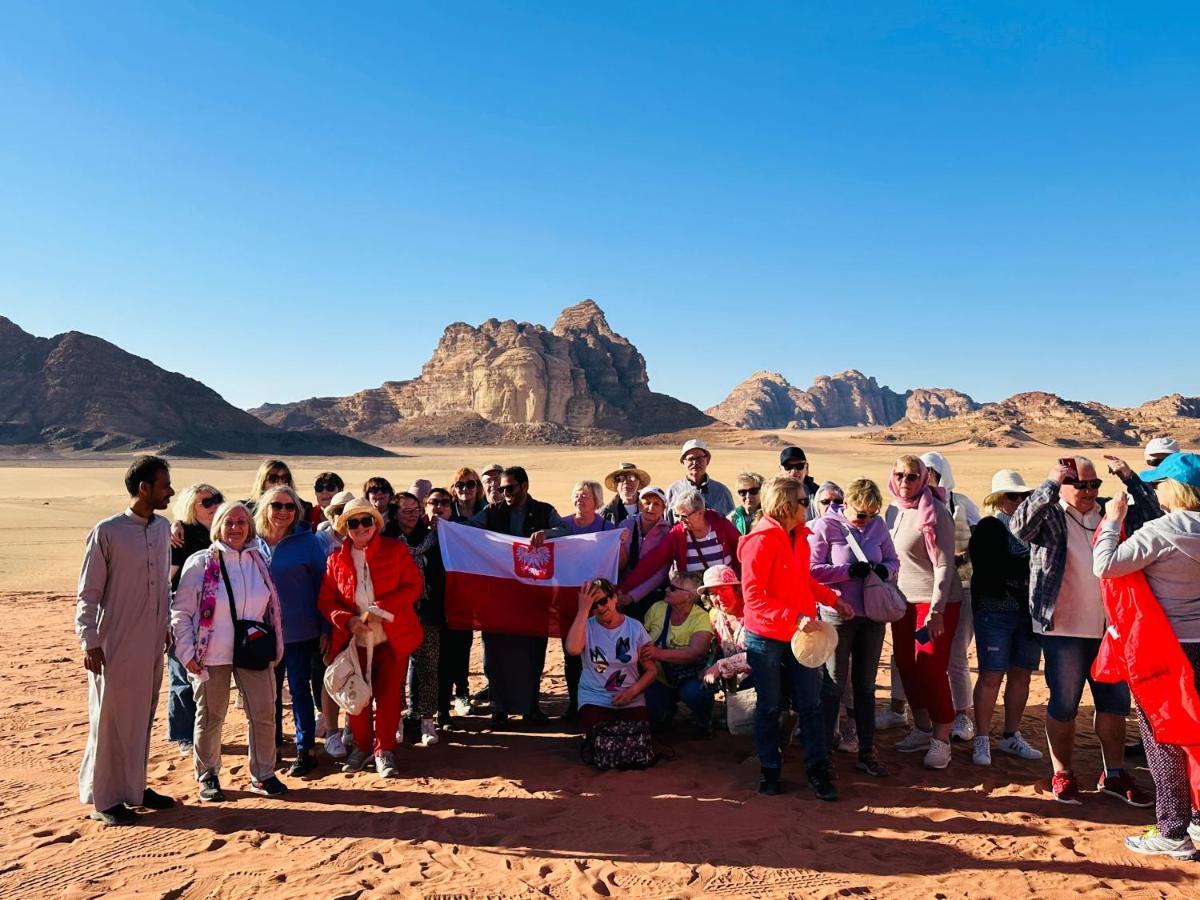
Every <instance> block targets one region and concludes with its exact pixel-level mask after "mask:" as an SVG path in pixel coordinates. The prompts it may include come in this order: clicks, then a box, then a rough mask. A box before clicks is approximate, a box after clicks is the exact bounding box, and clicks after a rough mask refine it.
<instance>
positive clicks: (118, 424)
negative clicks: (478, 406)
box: [0, 316, 386, 456]
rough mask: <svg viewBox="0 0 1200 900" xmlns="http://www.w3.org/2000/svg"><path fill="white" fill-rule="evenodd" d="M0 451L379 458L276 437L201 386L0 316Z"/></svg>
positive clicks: (352, 448)
mask: <svg viewBox="0 0 1200 900" xmlns="http://www.w3.org/2000/svg"><path fill="white" fill-rule="evenodd" d="M0 447H4V448H5V449H6V450H9V451H17V452H38V451H41V452H44V451H47V450H49V451H56V452H62V451H75V450H107V451H114V452H116V451H128V450H145V451H160V452H169V453H171V454H173V455H176V456H206V455H209V454H210V453H212V452H214V451H223V452H230V453H279V454H283V453H290V454H320V455H331V454H336V455H339V456H346V455H350V456H376V455H386V451H383V450H381V449H379V448H378V447H372V446H371V445H369V444H365V443H363V442H362V441H358V440H354V439H353V438H348V437H344V436H343V435H340V434H333V433H331V432H328V431H309V432H305V433H297V432H291V431H284V430H281V429H278V428H273V427H271V426H270V425H266V424H264V423H263V422H260V421H259V420H258V419H256V418H255V417H254V416H252V415H250V414H249V413H247V412H245V411H244V410H240V409H238V408H237V407H235V406H233V405H231V404H229V403H226V402H225V401H224V400H223V399H222V398H221V396H220V395H219V394H218V393H217V392H216V391H214V390H212V389H211V388H208V387H205V386H204V385H203V384H201V383H200V382H198V381H196V380H194V379H192V378H188V377H186V376H184V375H180V374H178V373H176V372H168V371H166V370H165V369H161V368H159V367H158V366H156V365H155V364H154V363H152V362H150V361H149V360H148V359H143V358H142V357H139V356H134V355H133V354H131V353H127V352H125V351H124V350H122V349H121V348H120V347H117V346H116V345H114V344H110V343H109V342H108V341H104V340H101V339H100V338H98V337H93V336H92V335H89V334H82V333H80V332H78V331H69V332H67V333H66V334H60V335H57V336H56V337H52V338H42V337H35V336H34V335H32V334H28V333H27V332H25V331H23V330H22V329H21V328H20V327H18V326H17V325H16V324H14V323H13V322H12V321H10V320H9V319H6V318H4V317H3V316H0Z"/></svg>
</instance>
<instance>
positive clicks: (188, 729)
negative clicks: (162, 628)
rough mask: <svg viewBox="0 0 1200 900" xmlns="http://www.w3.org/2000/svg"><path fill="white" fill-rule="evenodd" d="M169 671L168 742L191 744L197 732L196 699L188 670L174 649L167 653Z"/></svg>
mask: <svg viewBox="0 0 1200 900" xmlns="http://www.w3.org/2000/svg"><path fill="white" fill-rule="evenodd" d="M167 671H168V673H169V675H170V679H171V682H170V685H169V686H168V688H167V691H168V693H167V740H169V741H172V742H174V743H179V742H180V741H186V742H187V743H189V744H190V743H191V742H192V736H193V735H194V734H195V731H196V698H195V697H193V696H192V683H191V682H190V681H188V678H187V669H185V668H184V667H183V663H181V662H180V661H179V660H178V659H176V658H175V648H174V647H172V648H171V649H170V650H168V651H167Z"/></svg>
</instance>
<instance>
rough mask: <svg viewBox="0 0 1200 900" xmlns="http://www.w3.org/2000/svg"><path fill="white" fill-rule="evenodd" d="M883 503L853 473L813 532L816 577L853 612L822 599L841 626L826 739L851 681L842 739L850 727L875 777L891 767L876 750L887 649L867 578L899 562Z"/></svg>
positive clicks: (888, 574)
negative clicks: (868, 600) (869, 607)
mask: <svg viewBox="0 0 1200 900" xmlns="http://www.w3.org/2000/svg"><path fill="white" fill-rule="evenodd" d="M822 494H824V495H825V497H826V498H828V497H830V495H831V494H833V491H832V490H831V489H829V488H824V489H822V490H821V491H820V492H818V497H821V495H822ZM838 495H839V496H840V491H839V492H838ZM882 506H883V495H882V494H881V493H880V490H879V486H878V485H876V484H875V482H873V481H870V480H869V479H866V478H860V479H858V480H856V481H852V482H850V486H849V487H848V488H846V492H845V495H844V498H843V502H842V503H839V504H833V503H830V504H829V505H828V506H827V511H826V512H825V513H824V514H823V515H822V516H820V517H819V518H817V519H814V520H813V521H812V522H810V523H809V527H810V528H811V529H812V534H811V535H810V536H809V539H808V542H809V547H810V548H811V549H812V561H811V568H812V576H813V578H814V579H815V580H816V581H819V582H820V583H821V584H824V585H828V586H829V587H830V588H832V589H833V591H834V592H835V593H836V594H837V595H838V596H839V597H841V599H842V602H843V603H845V604H847V605H849V607H850V610H851V612H853V614H854V615H853V616H851V617H850V618H845V617H842V616H837V615H834V614H832V611H827V610H826V608H825V607H822V609H821V615H822V618H824V619H825V620H826V621H829V622H832V623H833V625H834V627H835V628H836V629H837V631H838V643H837V651H836V652H835V653H834V656H833V658H832V659H831V660H829V663H828V664H827V669H828V671H829V675H830V677H831V679H832V684H831V685H830V686H829V689H828V690H827V691H826V693H825V695H824V696H823V697H822V698H821V712H822V715H823V717H824V720H825V740H826V744H827V746H829V747H830V748H832V747H833V746H834V741H835V738H834V732H835V731H836V730H837V722H838V715H839V712H840V707H841V703H842V699H843V697H844V696H845V694H846V687H847V684H848V683H849V685H850V686H851V692H852V693H851V702H849V703H848V704H847V709H846V718H847V726H846V730H845V732H843V736H842V737H843V743H842V744H841V745H840V746H844V747H851V746H852V745H851V744H849V743H847V741H846V739H847V737H848V736H849V735H850V733H851V731H853V733H854V735H855V736H856V741H855V743H857V747H856V748H854V749H853V750H851V751H850V752H857V753H858V768H859V769H861V770H862V771H864V772H866V773H867V774H868V775H871V776H872V777H874V778H883V777H885V776H886V775H887V774H888V773H887V770H886V769H885V768H884V767H883V766H882V765H881V764H880V762H879V758H878V757H877V756H876V755H875V676H876V674H877V672H878V669H879V656H880V654H881V653H882V651H883V636H884V627H885V626H884V623H883V622H875V621H872V620H871V619H868V618H867V616H866V609H865V607H864V605H863V582H864V579H866V578H867V577H868V576H869V575H871V574H872V573H874V574H876V575H878V576H879V577H880V578H882V579H883V580H884V581H890V580H892V579H894V578H895V577H896V573H897V571H898V570H899V568H900V561H899V559H897V557H896V548H895V547H894V546H893V545H892V538H891V535H890V534H888V528H887V525H885V524H884V523H883V520H882V519H881V518H880V517H879V510H880V508H881V507H882ZM851 538H853V540H854V541H855V543H857V544H858V546H859V548H860V549H861V550H862V553H863V556H865V557H866V560H867V561H866V562H863V561H861V560H859V558H858V556H857V554H855V553H854V550H853V549H852V548H851V546H850V540H851Z"/></svg>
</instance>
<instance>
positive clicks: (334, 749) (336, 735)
mask: <svg viewBox="0 0 1200 900" xmlns="http://www.w3.org/2000/svg"><path fill="white" fill-rule="evenodd" d="M325 753H326V754H327V755H328V756H330V757H332V758H333V759H345V758H346V745H345V744H343V743H342V733H341V732H340V731H335V732H333V734H327V735H325Z"/></svg>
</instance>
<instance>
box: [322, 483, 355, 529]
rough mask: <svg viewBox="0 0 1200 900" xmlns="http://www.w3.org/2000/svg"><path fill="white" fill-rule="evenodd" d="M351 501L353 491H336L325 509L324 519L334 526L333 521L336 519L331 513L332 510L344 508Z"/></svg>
mask: <svg viewBox="0 0 1200 900" xmlns="http://www.w3.org/2000/svg"><path fill="white" fill-rule="evenodd" d="M353 499H354V491H338V492H337V493H336V494H334V495H333V496H332V497H331V498H330V500H329V505H328V506H327V507H325V518H327V519H328V520H329V522H330V524H335V523H334V521H333V520H334V519H335V518H337V516H336V515H334V514H333V512H332V510H333V508H334V507H335V506H345V505H346V504H347V503H349V502H350V501H351V500H353Z"/></svg>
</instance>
